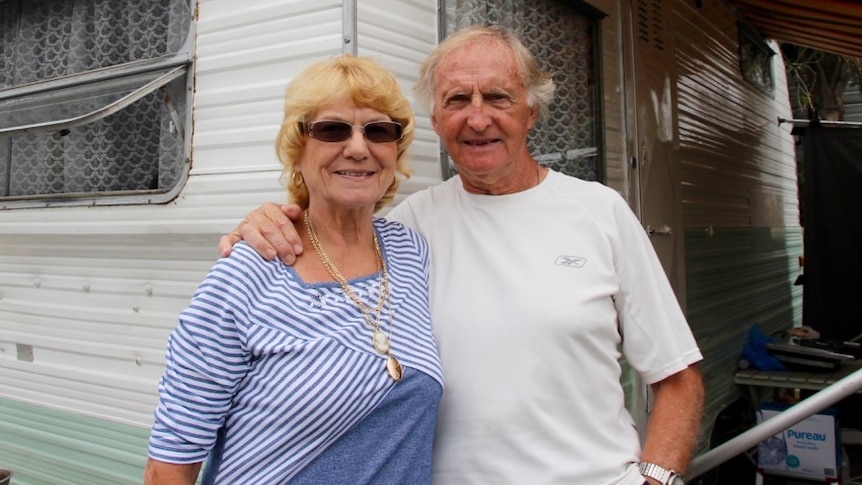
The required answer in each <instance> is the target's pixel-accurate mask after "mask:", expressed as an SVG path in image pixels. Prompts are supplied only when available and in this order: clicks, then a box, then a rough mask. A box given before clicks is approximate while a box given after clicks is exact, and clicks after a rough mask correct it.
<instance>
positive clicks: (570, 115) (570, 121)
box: [446, 0, 599, 180]
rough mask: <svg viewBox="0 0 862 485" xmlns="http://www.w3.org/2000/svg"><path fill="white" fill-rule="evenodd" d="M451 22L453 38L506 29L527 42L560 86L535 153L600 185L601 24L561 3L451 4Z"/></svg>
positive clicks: (458, 0)
mask: <svg viewBox="0 0 862 485" xmlns="http://www.w3.org/2000/svg"><path fill="white" fill-rule="evenodd" d="M446 19H447V25H446V27H447V32H448V33H452V32H454V31H455V30H457V29H460V28H462V27H466V26H468V25H475V24H482V25H500V26H502V27H505V28H507V29H510V30H512V31H513V32H516V33H518V35H520V36H521V38H522V39H523V41H524V43H525V44H526V45H527V48H529V49H530V51H531V52H532V53H533V55H534V56H536V59H537V61H538V62H539V65H540V66H542V68H543V69H544V70H546V71H549V72H552V73H554V81H555V82H556V84H557V93H556V96H555V98H554V102H553V103H552V105H551V109H550V111H549V113H548V116H547V117H546V118H545V119H544V120H540V121H539V123H537V124H536V127H535V128H534V129H533V131H532V133H531V134H530V137H529V139H528V141H529V146H530V151H531V153H532V154H533V156H534V157H536V159H537V160H538V161H539V162H540V163H542V164H543V165H545V166H548V167H551V168H553V169H555V170H557V171H559V172H563V173H566V174H569V175H574V176H576V177H579V178H582V179H585V180H597V178H598V174H599V170H598V163H599V150H598V145H599V139H598V126H597V125H598V119H599V115H598V113H599V111H598V88H597V68H596V65H595V59H596V45H595V29H596V28H597V27H596V23H595V20H593V19H590V18H588V17H587V16H585V15H583V14H582V13H580V12H578V11H577V10H575V9H573V8H572V7H571V6H568V5H566V3H565V2H562V1H559V0H451V1H448V2H447V5H446Z"/></svg>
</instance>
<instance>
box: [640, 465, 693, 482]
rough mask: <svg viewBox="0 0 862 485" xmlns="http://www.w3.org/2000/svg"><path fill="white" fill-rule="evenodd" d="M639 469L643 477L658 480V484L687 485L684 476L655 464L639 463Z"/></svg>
mask: <svg viewBox="0 0 862 485" xmlns="http://www.w3.org/2000/svg"><path fill="white" fill-rule="evenodd" d="M638 469H640V472H641V475H643V476H645V477H649V478H652V479H654V480H658V483H660V484H661V485H685V480H684V479H683V477H682V475H680V474H678V473H677V472H675V471H673V470H668V469H667V468H664V467H660V466H658V465H656V464H655V463H650V462H648V461H642V462H640V463H638Z"/></svg>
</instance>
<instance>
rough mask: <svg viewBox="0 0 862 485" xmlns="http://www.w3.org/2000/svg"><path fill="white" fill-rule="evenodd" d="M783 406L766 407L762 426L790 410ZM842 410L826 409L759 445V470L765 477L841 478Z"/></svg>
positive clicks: (760, 419)
mask: <svg viewBox="0 0 862 485" xmlns="http://www.w3.org/2000/svg"><path fill="white" fill-rule="evenodd" d="M788 407H789V405H787V404H781V403H766V404H763V405H762V406H761V407H760V409H758V411H757V422H758V423H761V422H763V421H764V420H767V419H769V418H771V417H773V416H775V415H777V414H778V413H780V412H782V411H784V410H785V409H787V408H788ZM840 436H841V435H840V427H839V424H838V411H837V410H835V409H832V408H830V409H825V410H823V411H821V412H820V413H818V414H814V415H812V416H809V417H808V418H806V419H805V420H803V421H801V422H799V423H797V424H795V425H793V426H791V427H789V428H787V429H786V430H784V431H782V432H781V433H778V434H776V435H775V436H773V437H772V438H769V439H767V440H766V441H763V442H762V443H760V444H759V445H758V446H757V468H758V471H759V472H760V473H762V474H767V475H782V476H788V477H796V478H806V479H813V480H820V481H826V480H828V479H837V478H838V475H839V473H840V470H841V467H840V463H841V455H840V452H841V443H840V441H841V438H840Z"/></svg>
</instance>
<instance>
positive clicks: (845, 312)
mask: <svg viewBox="0 0 862 485" xmlns="http://www.w3.org/2000/svg"><path fill="white" fill-rule="evenodd" d="M802 146H803V150H804V156H803V159H804V162H803V184H802V187H803V190H802V195H803V197H802V198H803V201H802V225H803V231H804V236H803V238H804V239H803V240H804V245H805V266H804V274H805V276H804V283H803V297H802V320H803V323H804V324H805V325H808V326H810V327H812V328H814V329H816V330H818V331H819V332H820V334H821V337H822V338H823V339H828V340H850V339H852V338H854V337H856V336H858V335H859V334H862V127H860V126H834V125H826V124H820V123H816V122H813V123H811V124H810V125H809V126H808V127H806V128H805V131H804V136H803V138H802Z"/></svg>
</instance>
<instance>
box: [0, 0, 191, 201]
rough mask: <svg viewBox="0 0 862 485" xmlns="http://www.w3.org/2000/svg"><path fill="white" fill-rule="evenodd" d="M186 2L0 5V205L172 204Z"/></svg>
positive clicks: (184, 142) (182, 111)
mask: <svg viewBox="0 0 862 485" xmlns="http://www.w3.org/2000/svg"><path fill="white" fill-rule="evenodd" d="M190 3H191V0H128V1H123V2H117V1H115V0H5V1H3V0H0V208H10V207H22V206H25V207H26V206H34V205H39V206H45V205H60V204H65V205H68V204H121V203H145V202H158V201H164V200H168V199H170V198H172V197H173V194H174V193H175V192H176V191H177V190H179V188H180V186H181V182H182V180H184V179H185V176H186V173H187V171H188V159H189V149H190V143H189V140H188V137H189V131H190V107H189V102H190V100H191V94H190V90H189V86H190V79H189V77H190V73H191V70H190V64H191V59H192V50H193V38H194V37H193V31H192V30H193V26H192V20H193V18H192V12H193V10H192V8H191V5H190Z"/></svg>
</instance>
